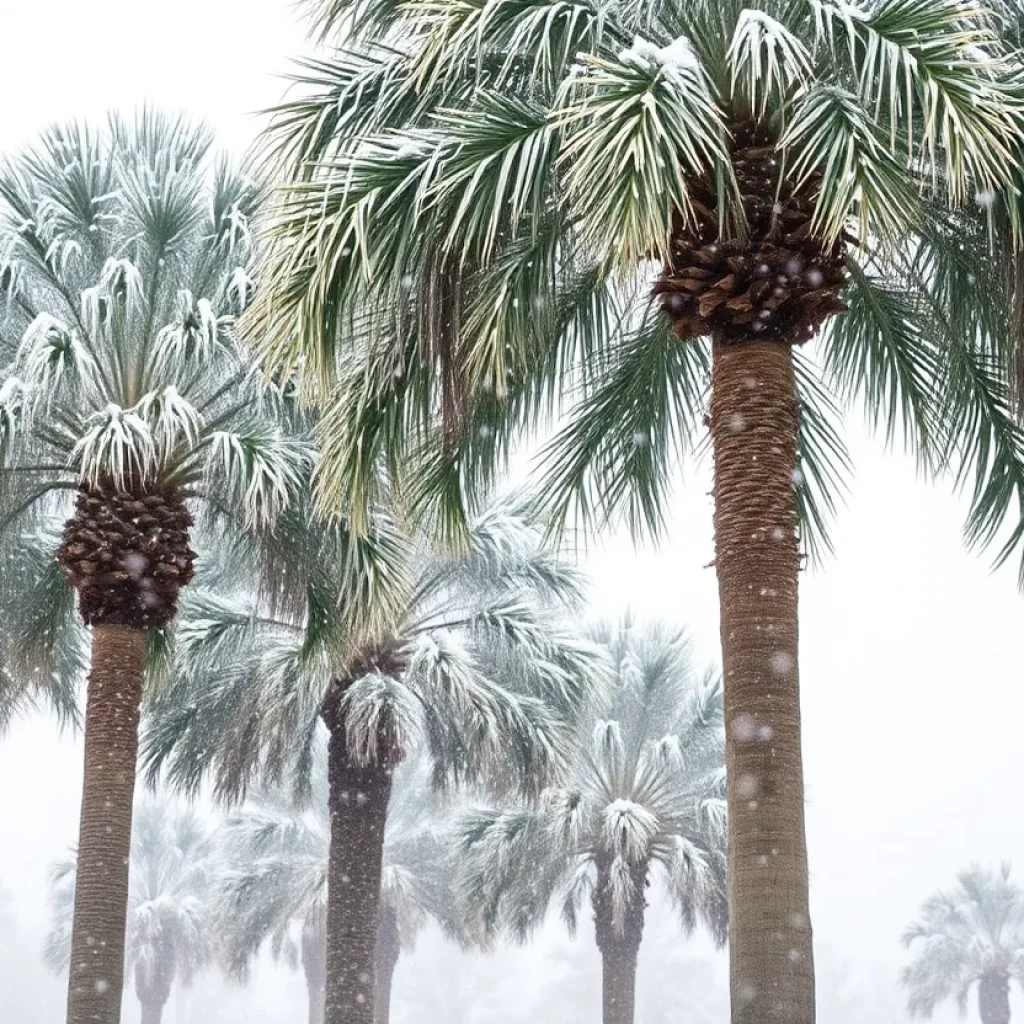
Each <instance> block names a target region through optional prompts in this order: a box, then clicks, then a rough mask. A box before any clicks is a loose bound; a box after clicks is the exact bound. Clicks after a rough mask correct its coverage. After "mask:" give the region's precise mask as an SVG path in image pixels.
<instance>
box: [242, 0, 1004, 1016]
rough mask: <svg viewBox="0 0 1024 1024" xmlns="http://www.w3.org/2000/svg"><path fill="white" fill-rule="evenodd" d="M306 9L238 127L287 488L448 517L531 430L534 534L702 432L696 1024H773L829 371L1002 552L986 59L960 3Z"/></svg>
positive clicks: (833, 491)
mask: <svg viewBox="0 0 1024 1024" xmlns="http://www.w3.org/2000/svg"><path fill="white" fill-rule="evenodd" d="M311 6H312V8H313V9H314V12H315V18H316V21H317V25H318V26H319V28H320V29H321V30H322V32H323V33H324V34H326V35H327V36H329V37H331V38H334V39H336V38H337V34H338V32H339V31H340V28H341V27H342V26H343V27H344V28H345V30H346V31H348V32H349V36H348V38H347V40H346V46H345V48H344V49H343V50H342V52H341V53H340V55H339V56H337V57H335V58H331V59H328V60H325V61H321V62H318V63H312V64H309V65H307V68H308V70H307V71H306V72H305V73H304V74H303V76H302V78H303V82H304V85H305V88H304V89H303V92H302V96H301V98H300V99H296V100H295V101H294V102H292V103H290V104H288V105H286V106H285V107H283V108H282V111H281V115H280V118H279V121H278V125H277V130H276V133H275V134H273V135H272V136H271V137H270V140H269V141H270V144H271V145H272V146H273V147H274V148H275V150H276V156H277V158H278V159H279V162H280V173H281V175H282V177H283V188H282V191H281V194H280V197H279V202H278V204H277V207H276V208H275V214H274V216H273V218H272V220H271V222H270V225H269V229H270V238H271V247H270V255H269V270H268V283H269V284H268V287H267V289H265V291H264V292H263V295H262V300H261V301H258V303H257V304H256V305H255V306H254V312H253V315H254V319H255V321H256V322H257V323H258V324H259V325H260V328H261V330H260V332H259V334H260V338H261V344H262V345H263V346H264V354H265V356H266V359H267V361H268V364H269V365H270V366H272V367H274V368H276V369H280V368H281V367H287V368H298V369H300V370H301V383H302V385H303V387H304V388H305V389H306V390H307V391H308V393H309V394H310V396H311V397H312V398H314V399H316V400H318V401H319V402H320V403H321V405H322V406H323V407H324V408H325V410H327V412H326V414H325V415H324V416H323V418H322V424H323V460H322V463H321V483H322V496H323V500H324V501H325V502H327V503H336V502H338V501H339V500H340V501H341V502H343V503H347V504H348V505H349V506H350V507H351V508H352V509H353V510H354V512H355V513H358V511H359V510H360V509H361V508H362V507H364V506H365V504H366V502H367V500H368V497H370V496H372V492H373V487H374V482H375V480H376V475H375V473H376V467H375V460H376V459H377V458H386V459H387V461H388V465H389V466H391V467H397V470H400V471H401V472H402V474H403V479H404V484H403V486H404V487H405V489H406V491H407V493H410V494H414V495H416V499H415V500H416V502H417V504H418V507H431V502H434V503H436V504H438V505H440V506H441V507H442V508H443V509H444V514H445V517H446V521H447V522H450V523H454V524H456V525H457V524H458V522H459V516H460V514H461V513H462V509H463V507H464V505H465V504H466V502H467V501H469V502H471V501H472V497H473V492H474V490H475V489H476V486H477V485H478V484H479V483H480V481H481V480H484V481H485V482H486V479H487V477H488V475H489V474H490V473H493V472H494V468H495V465H496V463H500V462H501V461H502V460H503V459H504V458H505V457H506V456H507V454H508V452H509V451H510V449H512V448H514V447H515V446H516V445H517V444H520V443H522V442H523V441H524V439H525V438H529V437H530V436H533V435H535V428H536V427H537V426H538V425H540V426H545V425H547V424H550V423H552V422H553V423H555V424H556V433H555V436H554V437H553V438H551V439H549V440H548V442H547V443H546V445H545V447H544V449H543V455H542V460H541V462H542V467H543V468H544V473H543V475H542V478H541V482H540V486H539V487H538V491H539V493H540V494H541V496H542V498H543V499H544V500H545V501H546V503H547V504H548V505H550V506H551V507H552V508H553V509H554V511H555V512H556V513H557V514H558V518H559V519H564V518H566V517H568V516H569V515H570V513H571V512H572V511H573V510H576V511H577V512H579V513H580V514H582V516H583V517H584V519H588V518H589V519H591V520H597V521H598V522H600V523H604V522H605V521H607V520H608V519H609V518H610V517H614V516H624V517H625V518H626V519H627V521H628V522H629V524H630V526H631V528H632V529H633V530H635V531H638V530H642V529H645V528H652V529H654V530H655V531H657V530H658V528H660V527H662V526H663V525H664V517H665V511H666V507H667V501H668V498H667V492H668V488H669V484H670V483H671V481H672V480H673V479H674V473H673V470H674V468H675V466H676V465H677V463H678V462H679V460H680V459H682V458H683V457H684V456H685V455H686V453H687V452H688V451H689V450H690V449H691V448H692V447H694V446H695V445H694V438H695V437H696V435H697V433H698V431H699V429H700V425H701V423H702V422H704V423H706V424H707V426H708V427H709V428H710V435H711V444H710V448H711V450H712V452H713V457H714V469H715V482H714V500H715V512H714V522H715V561H714V565H715V569H716V572H717V575H718V581H719V593H720V606H721V639H722V652H723V653H722V657H723V673H724V684H725V718H726V725H727V734H728V741H727V761H728V766H729V779H730V784H729V796H728V801H729V809H730V822H731V830H732V831H731V834H732V843H731V846H730V872H729V877H730V891H731V893H732V897H733V898H732V899H731V901H730V908H731V909H730V913H731V915H732V917H731V924H730V944H731V954H732V955H731V971H732V975H731V989H732V996H733V1007H734V1008H733V1020H734V1021H735V1022H736V1024H750V1022H756V1024H810V1022H811V1021H812V1020H813V1017H814V971H813V949H812V936H811V926H810V917H809V911H808V871H807V853H806V840H805V830H804V790H803V768H802V757H801V742H800V707H799V687H798V680H799V673H798V650H797V646H798V645H797V594H798V583H797V581H798V573H799V569H800V565H801V548H803V551H804V553H810V554H812V555H814V554H817V553H819V552H820V551H821V550H822V547H823V545H826V546H827V538H825V537H824V536H823V533H822V528H823V527H824V526H825V525H827V519H828V514H829V512H830V511H831V509H832V508H833V506H834V504H835V502H836V500H837V490H841V487H842V482H843V476H844V471H845V469H846V464H847V455H846V452H845V448H844V446H843V443H842V441H841V438H840V436H839V434H838V433H837V430H836V426H835V422H834V414H835V413H836V411H837V409H836V403H835V400H834V399H833V398H832V396H831V394H830V388H831V389H834V390H836V391H838V393H839V394H840V395H841V396H842V397H843V398H847V399H858V400H860V401H862V402H863V404H864V405H865V406H866V410H867V414H868V417H869V419H870V420H871V421H872V422H873V423H874V424H875V425H877V426H879V427H881V428H882V429H883V430H884V432H885V433H886V435H887V436H888V437H889V438H890V439H891V438H892V437H893V436H894V435H896V434H898V433H901V432H902V433H903V434H904V435H905V436H906V440H907V442H908V444H909V445H910V446H911V447H912V449H913V450H915V451H916V452H917V453H918V454H919V455H920V456H921V458H922V462H923V463H924V464H925V465H926V466H929V467H948V466H952V467H953V472H954V475H955V479H956V480H957V482H958V483H963V482H967V483H968V484H969V485H970V491H971V502H972V504H971V513H970V519H969V522H968V530H967V532H968V536H969V539H971V540H972V541H975V542H988V541H991V540H993V539H994V537H995V536H996V534H997V533H999V527H1000V525H1001V524H1003V523H1004V522H1005V521H1007V520H1010V523H1011V526H1012V527H1013V530H1012V533H1011V535H1010V537H1009V542H1008V544H1007V546H1006V547H1005V548H1004V549H1003V550H1002V552H1001V556H1002V557H1003V558H1006V557H1008V556H1009V555H1010V554H1012V553H1013V552H1015V551H1018V550H1020V548H1021V545H1022V541H1024V529H1021V528H1019V527H1018V526H1017V524H1016V522H1015V521H1014V517H1015V516H1016V511H1017V506H1018V504H1019V503H1020V499H1021V497H1022V496H1024V437H1022V434H1021V431H1020V429H1019V427H1018V425H1017V424H1016V422H1015V420H1014V417H1013V413H1012V409H1011V405H1010V401H1009V384H1008V378H1007V373H1006V365H1007V362H1008V358H1007V356H1008V351H1009V349H1011V348H1012V347H1013V339H1012V338H1011V337H1010V331H1009V325H1008V322H1007V321H1008V317H1007V316H1006V308H1005V292H1004V291H1003V290H1002V288H1001V282H1003V281H1004V280H1005V278H1006V274H1005V271H1004V270H1003V269H1002V268H1001V266H1000V260H1001V254H994V253H992V252H990V251H989V249H988V247H987V245H988V243H987V234H986V232H987V225H986V221H987V220H988V219H989V218H990V217H991V218H992V219H995V218H996V216H997V214H1000V213H1001V212H1002V211H1003V203H1004V200H1003V198H1002V195H1003V192H1002V191H1001V190H1004V189H1005V187H1006V185H1007V183H1008V182H1009V181H1010V179H1011V176H1012V174H1013V173H1014V166H1015V163H1016V160H1017V153H1018V152H1019V149H1020V118H1021V88H1020V87H1021V83H1022V78H1021V76H1020V74H1019V69H1018V68H1017V67H1016V65H1015V64H1013V63H1012V62H1011V61H1010V59H1009V58H1007V57H1006V50H1005V48H1004V47H1002V46H1001V44H1000V41H999V38H998V32H997V28H996V25H995V18H994V16H993V14H992V12H991V10H990V9H989V8H988V6H987V5H986V3H985V0H978V2H974V0H971V2H966V0H865V2H864V3H862V4H858V3H853V2H847V0H658V2H640V3H635V2H628V3H627V2H619V0H612V2H610V3H592V2H590V0H488V2H485V3H464V2H462V0H437V2H433V0H431V2H425V3H418V2H414V3H410V4H395V3H394V2H393V0H361V2H359V3H356V4H354V5H352V4H348V3H341V2H340V0H317V2H316V3H313V4H312V5H311ZM1009 194H1011V195H1012V193H1009ZM976 200H977V203H976ZM979 205H980V206H981V207H982V209H981V210H979V209H978V206H979ZM1010 212H1011V213H1012V212H1013V211H1012V209H1011V210H1010ZM1018 220H1019V218H1018ZM972 280H973V283H970V282H971V281H972ZM652 294H653V296H654V297H653V299H652ZM843 311H846V313H847V315H846V316H845V317H843V318H837V317H836V315H837V314H839V313H841V312H843ZM816 336H817V337H818V338H819V341H820V345H819V346H818V347H817V350H816V358H814V359H807V358H806V357H804V356H803V355H802V354H801V353H800V350H799V345H800V344H801V343H804V342H807V341H809V340H810V339H812V338H814V337H816ZM705 410H707V412H706V414H705ZM1001 539H1002V538H1001ZM750 777H754V778H756V779H757V780H758V786H759V793H760V797H759V799H757V800H747V799H744V797H743V795H742V793H741V792H739V791H738V790H737V788H736V787H737V785H738V784H739V783H738V780H740V779H746V778H750Z"/></svg>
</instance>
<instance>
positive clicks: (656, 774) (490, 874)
mask: <svg viewBox="0 0 1024 1024" xmlns="http://www.w3.org/2000/svg"><path fill="white" fill-rule="evenodd" d="M602 639H603V641H604V644H605V645H606V646H607V648H608V651H609V653H610V655H611V658H612V662H613V664H614V665H615V668H616V674H615V686H614V690H613V693H612V697H611V702H610V706H608V707H607V708H602V707H601V706H600V704H598V703H595V705H594V706H592V707H591V708H590V709H589V713H588V714H587V715H585V716H584V722H585V723H586V725H587V726H588V727H589V728H588V730H587V731H584V732H581V734H580V736H579V740H578V744H577V749H576V751H575V756H574V758H573V760H572V767H571V769H570V772H569V774H568V778H567V780H566V781H565V782H564V784H563V783H560V784H559V785H558V786H557V787H556V788H552V789H549V790H548V791H546V792H545V793H543V794H542V795H541V799H540V802H539V803H538V804H537V805H529V806H525V807H517V808H514V809H511V810H503V809H496V810H478V811H474V812H471V813H469V814H467V815H466V817H465V818H464V820H463V821H462V824H461V828H460V830H461V832H462V839H461V843H460V848H459V854H460V857H459V861H460V864H461V865H462V868H463V870H462V890H463V898H464V902H465V905H466V907H468V908H472V909H473V910H474V911H475V912H476V913H477V914H478V915H479V917H480V920H481V922H482V924H483V926H484V927H485V928H486V929H488V930H489V929H492V928H495V927H498V926H502V925H504V926H506V927H508V928H509V929H510V930H511V931H512V933H513V934H514V935H515V936H517V937H518V938H520V939H525V938H526V937H527V936H528V935H529V934H530V932H531V931H532V930H533V929H534V928H536V927H537V925H538V924H540V922H541V921H542V920H543V919H544V916H545V914H546V912H547V909H548V907H549V906H550V904H551V903H552V902H555V901H557V902H558V904H559V906H560V908H561V912H562V916H563V918H564V919H565V921H566V923H567V924H568V926H569V928H570V929H571V930H575V928H576V918H577V914H578V912H579V909H580V906H581V904H582V902H583V900H584V898H585V897H586V896H587V895H589V896H590V900H591V904H592V906H593V910H594V924H595V932H596V938H597V946H598V949H599V950H600V952H601V958H602V963H603V969H604V983H603V1002H604V1021H605V1024H633V1016H634V1006H635V985H636V966H637V956H638V954H639V952H640V942H641V939H642V937H643V927H644V915H645V910H646V906H647V900H646V890H647V888H648V887H649V886H650V885H651V882H652V881H653V880H654V879H655V878H656V877H658V876H660V877H661V879H662V880H663V882H664V884H665V885H666V886H667V889H668V893H669V896H670V897H671V899H672V900H673V902H674V903H675V905H676V907H677V908H678V910H679V915H680V920H681V922H682V925H683V927H684V928H685V929H686V931H687V932H692V930H693V929H694V927H695V926H696V924H697V922H698V921H702V922H703V923H704V924H705V925H706V926H707V928H708V930H709V931H710V932H711V934H712V936H713V937H714V939H715V941H716V942H719V943H722V942H724V941H725V933H726V919H727V910H726V895H725V887H726V875H725V850H726V830H725V793H724V786H725V777H724V775H725V773H724V768H725V765H724V736H723V731H722V690H721V684H720V682H719V681H718V680H717V679H716V678H711V677H709V678H705V679H704V680H702V681H696V680H695V679H694V677H693V673H692V669H691V666H690V661H689V657H688V650H687V644H686V641H685V639H684V637H683V635H682V633H681V632H679V631H678V630H673V629H668V628H666V627H662V626H649V627H646V628H641V627H637V626H634V625H632V624H630V623H628V622H627V623H625V624H623V625H621V626H619V627H617V628H614V629H611V630H608V631H606V632H605V633H604V634H603V638H602ZM604 714H606V715H607V717H602V715H604ZM757 795H758V794H757V792H756V791H755V787H754V785H753V784H751V792H750V793H749V794H748V799H751V800H753V799H756V797H757Z"/></svg>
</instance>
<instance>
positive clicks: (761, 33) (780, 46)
mask: <svg viewBox="0 0 1024 1024" xmlns="http://www.w3.org/2000/svg"><path fill="white" fill-rule="evenodd" d="M726 59H727V61H728V65H729V74H730V76H731V79H732V81H731V88H732V93H733V97H734V98H739V97H740V96H744V97H746V102H747V103H748V104H749V107H750V111H751V113H752V114H754V115H755V116H756V117H764V116H765V114H766V112H767V110H768V107H769V104H774V105H777V106H780V107H781V106H782V103H781V101H782V100H783V98H784V97H785V96H786V95H787V94H788V93H789V92H790V91H791V90H792V89H793V88H794V87H797V86H800V85H803V84H804V83H805V82H807V81H808V80H809V79H810V78H811V74H812V71H811V56H810V53H809V52H808V50H807V47H806V45H805V44H804V42H803V41H802V40H801V39H799V38H798V37H797V36H795V35H794V34H793V33H792V32H791V31H790V30H789V29H788V28H787V27H786V26H785V25H784V24H782V23H781V22H779V21H777V20H776V19H775V18H773V17H772V16H771V15H770V14H768V13H767V12H766V11H760V10H749V9H748V10H744V11H743V12H742V13H741V14H740V16H739V18H738V19H737V20H736V28H735V31H734V32H733V37H732V42H731V43H730V44H729V51H728V53H727V54H726Z"/></svg>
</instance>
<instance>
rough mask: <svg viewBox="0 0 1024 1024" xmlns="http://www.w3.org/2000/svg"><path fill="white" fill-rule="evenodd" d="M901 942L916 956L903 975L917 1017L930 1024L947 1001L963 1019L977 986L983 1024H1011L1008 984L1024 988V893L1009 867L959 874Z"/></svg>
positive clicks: (927, 903)
mask: <svg viewBox="0 0 1024 1024" xmlns="http://www.w3.org/2000/svg"><path fill="white" fill-rule="evenodd" d="M903 941H904V943H906V945H908V946H909V947H911V949H913V950H914V951H915V957H914V960H913V962H912V963H911V964H910V966H908V967H906V968H904V970H903V975H902V980H903V984H904V986H905V987H906V988H907V990H908V993H909V996H910V1012H911V1015H912V1016H914V1017H931V1015H932V1013H933V1012H934V1010H935V1008H936V1007H937V1006H938V1005H939V1004H940V1003H943V1002H945V1001H946V1000H947V999H955V1000H956V1004H957V1007H958V1008H959V1010H960V1013H961V1014H966V1012H967V1000H968V998H969V997H970V994H971V989H972V988H974V987H975V986H977V989H978V1015H979V1017H980V1019H981V1024H1009V1022H1010V982H1011V980H1013V979H1016V980H1017V981H1018V982H1021V983H1022V984H1024V892H1022V891H1021V890H1020V888H1019V887H1018V886H1017V885H1015V884H1014V883H1013V882H1011V881H1010V866H1009V864H1003V865H1002V866H1001V867H1000V868H999V870H997V871H986V870H984V869H983V868H979V867H972V868H970V869H969V870H967V871H962V872H961V873H960V874H959V875H957V880H956V887H955V889H953V891H952V892H949V893H941V892H940V893H936V895H934V896H932V897H931V898H930V899H928V900H926V901H925V903H924V905H923V906H922V907H921V916H920V917H919V918H918V920H917V921H915V922H914V923H913V924H912V925H911V926H910V928H909V929H908V930H907V932H906V934H905V935H904V936H903Z"/></svg>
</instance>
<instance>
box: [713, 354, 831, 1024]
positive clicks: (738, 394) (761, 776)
mask: <svg viewBox="0 0 1024 1024" xmlns="http://www.w3.org/2000/svg"><path fill="white" fill-rule="evenodd" d="M798 427H799V408H798V405H797V396H796V391H795V384H794V375H793V355H792V350H791V348H790V346H789V345H787V344H783V343H770V342H769V343H763V342H762V343H753V344H741V345H735V344H733V345H724V344H721V343H719V342H716V343H715V345H714V369H713V382H712V408H711V433H712V441H713V446H714V456H715V491H714V494H715V565H716V568H717V573H718V584H719V596H720V604H721V612H720V615H721V641H722V667H723V676H724V685H725V723H726V733H727V739H726V764H727V772H728V805H729V907H730V910H729V934H730V951H731V956H730V970H731V992H732V1021H733V1024H813V1021H814V1012H815V1011H814V965H813V952H812V942H811V923H810V915H809V909H808V881H807V848H806V840H805V833H804V787H803V765H802V757H801V747H800V695H799V673H798V663H797V654H798V643H797V583H798V576H799V568H800V555H799V541H798V530H797V505H796V492H795V488H796V487H797V486H799V485H800V483H801V481H800V477H799V471H798V468H797V432H798Z"/></svg>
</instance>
